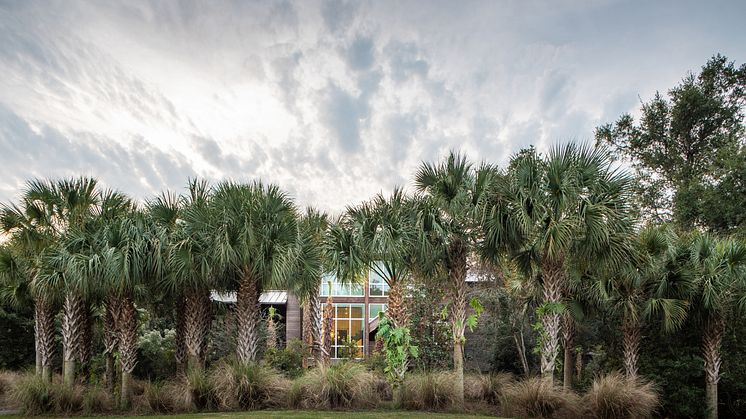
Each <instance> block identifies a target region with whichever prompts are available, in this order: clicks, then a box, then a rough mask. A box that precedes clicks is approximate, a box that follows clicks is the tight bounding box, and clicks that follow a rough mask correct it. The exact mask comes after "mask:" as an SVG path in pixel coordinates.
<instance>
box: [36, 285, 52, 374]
mask: <svg viewBox="0 0 746 419" xmlns="http://www.w3.org/2000/svg"><path fill="white" fill-rule="evenodd" d="M34 325H35V327H36V342H37V351H38V352H39V358H40V362H41V376H42V377H43V379H44V380H45V381H46V382H50V381H51V380H52V358H53V357H54V310H53V308H52V305H51V304H49V302H47V301H46V300H45V299H44V298H37V299H36V301H35V302H34Z"/></svg>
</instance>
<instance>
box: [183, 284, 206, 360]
mask: <svg viewBox="0 0 746 419" xmlns="http://www.w3.org/2000/svg"><path fill="white" fill-rule="evenodd" d="M184 323H185V325H184V326H185V327H184V343H185V345H186V350H187V356H188V358H189V368H194V369H198V370H201V369H202V368H203V367H204V362H205V352H206V351H205V349H206V348H205V343H206V341H207V335H208V333H209V332H210V325H211V324H212V302H211V300H210V291H209V290H192V291H190V292H188V293H187V294H186V295H185V297H184Z"/></svg>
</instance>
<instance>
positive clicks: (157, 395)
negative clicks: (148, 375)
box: [143, 382, 177, 413]
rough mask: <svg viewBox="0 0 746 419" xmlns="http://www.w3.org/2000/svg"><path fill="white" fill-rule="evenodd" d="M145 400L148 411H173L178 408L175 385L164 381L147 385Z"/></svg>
mask: <svg viewBox="0 0 746 419" xmlns="http://www.w3.org/2000/svg"><path fill="white" fill-rule="evenodd" d="M143 395H144V402H145V405H146V406H147V408H148V411H150V412H154V413H173V412H175V411H176V410H177V408H176V407H177V402H176V400H175V397H174V387H173V386H171V385H168V384H163V383H158V382H157V383H148V384H147V385H145V391H144V393H143Z"/></svg>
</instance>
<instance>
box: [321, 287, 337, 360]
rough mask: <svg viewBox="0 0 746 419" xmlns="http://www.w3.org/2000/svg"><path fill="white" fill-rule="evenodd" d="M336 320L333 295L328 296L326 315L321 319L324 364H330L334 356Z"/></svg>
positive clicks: (322, 358)
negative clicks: (333, 330) (334, 326)
mask: <svg viewBox="0 0 746 419" xmlns="http://www.w3.org/2000/svg"><path fill="white" fill-rule="evenodd" d="M333 322H334V304H333V303H332V296H331V293H329V296H328V297H326V305H324V316H323V318H322V319H321V334H322V335H321V346H320V348H319V349H320V351H319V352H320V358H319V359H320V361H321V363H322V364H324V365H328V364H329V362H330V361H331V357H332V329H333V324H332V323H333Z"/></svg>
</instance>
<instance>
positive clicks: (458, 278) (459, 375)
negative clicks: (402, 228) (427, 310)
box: [448, 238, 467, 408]
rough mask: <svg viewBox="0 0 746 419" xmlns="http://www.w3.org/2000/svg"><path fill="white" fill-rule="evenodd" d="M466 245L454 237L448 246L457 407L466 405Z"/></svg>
mask: <svg viewBox="0 0 746 419" xmlns="http://www.w3.org/2000/svg"><path fill="white" fill-rule="evenodd" d="M466 269H467V266H466V246H465V245H464V243H463V241H461V239H458V238H456V239H454V240H453V241H452V242H451V244H450V245H449V247H448V280H449V282H450V285H451V286H450V288H451V310H450V311H451V312H450V318H451V332H452V335H453V369H454V371H455V373H456V407H459V408H463V407H464V342H465V341H466V338H465V337H464V331H465V330H466Z"/></svg>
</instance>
